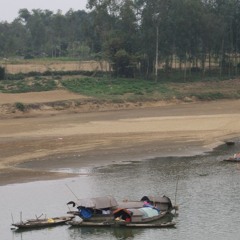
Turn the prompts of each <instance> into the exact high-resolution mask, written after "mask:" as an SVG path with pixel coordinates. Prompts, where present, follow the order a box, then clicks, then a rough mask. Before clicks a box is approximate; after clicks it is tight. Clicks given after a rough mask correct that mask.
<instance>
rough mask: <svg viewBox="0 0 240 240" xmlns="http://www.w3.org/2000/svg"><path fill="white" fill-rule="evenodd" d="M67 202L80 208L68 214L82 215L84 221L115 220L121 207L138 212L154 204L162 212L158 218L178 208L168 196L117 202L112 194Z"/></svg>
mask: <svg viewBox="0 0 240 240" xmlns="http://www.w3.org/2000/svg"><path fill="white" fill-rule="evenodd" d="M67 204H68V205H72V206H73V207H76V208H77V209H78V210H77V211H76V210H75V211H69V212H68V214H74V215H75V216H80V217H81V218H82V219H83V220H84V221H99V222H100V221H101V222H104V221H108V220H114V219H115V218H116V217H117V216H116V214H117V213H116V211H117V210H119V209H121V210H122V209H131V211H133V212H137V210H136V209H140V208H143V207H146V206H147V205H148V206H154V208H155V210H156V209H158V210H159V211H160V212H161V214H157V217H156V218H159V217H162V216H163V215H165V214H167V213H170V212H171V211H172V210H173V209H176V210H177V207H176V206H173V205H172V202H171V200H170V199H169V198H168V197H166V196H144V197H142V198H141V200H140V201H131V200H124V201H121V202H117V201H116V200H115V198H114V197H112V196H105V197H97V198H86V199H79V200H78V201H77V202H74V201H70V202H68V203H67ZM142 211H143V210H142ZM154 218H155V217H154ZM154 220H155V219H154Z"/></svg>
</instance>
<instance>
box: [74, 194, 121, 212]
mask: <svg viewBox="0 0 240 240" xmlns="http://www.w3.org/2000/svg"><path fill="white" fill-rule="evenodd" d="M76 205H77V207H85V208H93V209H105V208H113V207H117V205H118V203H117V201H116V200H115V198H114V197H112V196H104V197H96V198H85V199H79V200H78V201H77V202H76Z"/></svg>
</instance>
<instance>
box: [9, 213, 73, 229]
mask: <svg viewBox="0 0 240 240" xmlns="http://www.w3.org/2000/svg"><path fill="white" fill-rule="evenodd" d="M73 218H74V216H73V215H71V216H61V217H53V218H36V219H28V220H25V221H20V222H18V223H12V226H13V227H15V228H17V229H36V228H45V227H54V226H58V225H62V224H65V223H67V222H68V221H71V220H72V219H73Z"/></svg>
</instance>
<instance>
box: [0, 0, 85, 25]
mask: <svg viewBox="0 0 240 240" xmlns="http://www.w3.org/2000/svg"><path fill="white" fill-rule="evenodd" d="M86 4H87V0H0V22H2V21H8V22H12V21H13V20H14V19H15V18H16V17H18V11H19V9H21V8H27V9H28V10H29V11H31V10H32V9H42V10H45V9H48V10H51V11H53V12H54V13H56V11H57V10H58V9H60V10H62V12H63V14H65V13H66V12H67V11H68V10H69V9H70V8H72V9H73V10H74V11H77V10H86Z"/></svg>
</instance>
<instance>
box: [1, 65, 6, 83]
mask: <svg viewBox="0 0 240 240" xmlns="http://www.w3.org/2000/svg"><path fill="white" fill-rule="evenodd" d="M4 79H5V68H4V67H1V66H0V80H4Z"/></svg>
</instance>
